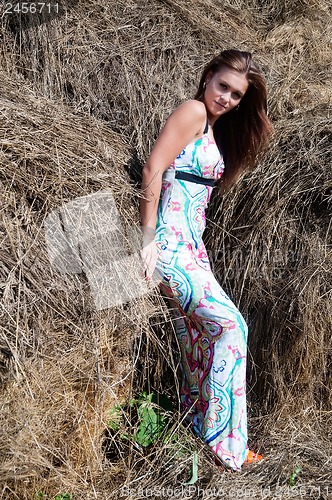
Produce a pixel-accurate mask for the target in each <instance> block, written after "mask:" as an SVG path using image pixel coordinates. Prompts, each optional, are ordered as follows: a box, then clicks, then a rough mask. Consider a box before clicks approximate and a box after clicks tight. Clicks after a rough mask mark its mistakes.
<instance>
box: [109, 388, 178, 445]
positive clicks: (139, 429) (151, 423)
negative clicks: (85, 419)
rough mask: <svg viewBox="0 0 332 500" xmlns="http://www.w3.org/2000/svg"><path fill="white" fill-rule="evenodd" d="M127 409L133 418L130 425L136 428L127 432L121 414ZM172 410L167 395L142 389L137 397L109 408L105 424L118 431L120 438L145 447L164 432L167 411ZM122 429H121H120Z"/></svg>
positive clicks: (167, 418)
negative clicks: (108, 416)
mask: <svg viewBox="0 0 332 500" xmlns="http://www.w3.org/2000/svg"><path fill="white" fill-rule="evenodd" d="M129 409H131V410H133V411H132V412H131V418H132V419H133V420H134V422H133V423H131V425H130V427H131V428H134V429H136V431H134V432H132V431H131V432H127V431H126V429H125V425H124V424H123V414H124V413H125V412H126V411H128V410H129ZM171 411H172V403H171V401H170V400H169V399H168V398H167V396H164V395H159V394H155V393H150V394H147V392H146V391H143V392H142V393H141V394H140V395H139V397H138V398H137V399H131V400H130V401H129V402H128V403H126V404H122V405H115V406H113V407H112V408H111V410H110V418H109V420H108V422H107V426H108V428H109V429H111V430H112V431H120V438H121V439H126V440H130V441H132V442H134V443H136V444H138V445H139V446H143V447H147V446H150V445H151V444H152V443H154V442H156V441H157V439H158V438H159V437H160V436H161V435H162V434H163V433H164V431H165V429H166V428H167V424H168V422H169V417H168V412H171ZM122 429H123V430H122Z"/></svg>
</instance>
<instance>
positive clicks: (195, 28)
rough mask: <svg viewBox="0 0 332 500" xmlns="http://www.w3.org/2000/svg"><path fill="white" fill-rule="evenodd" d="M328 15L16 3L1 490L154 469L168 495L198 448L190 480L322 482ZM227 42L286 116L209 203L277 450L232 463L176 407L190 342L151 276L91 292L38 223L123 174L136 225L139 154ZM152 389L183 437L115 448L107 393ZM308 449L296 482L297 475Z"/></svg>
mask: <svg viewBox="0 0 332 500" xmlns="http://www.w3.org/2000/svg"><path fill="white" fill-rule="evenodd" d="M331 19H332V17H331V7H330V5H329V2H325V1H323V0H321V1H317V2H312V1H311V0H305V1H302V2H295V1H291V0H289V1H288V0H287V1H286V0H285V1H283V2H278V3H275V2H255V1H253V0H243V1H238V2H232V3H230V2H224V3H223V5H220V2H217V1H212V0H209V1H203V0H196V1H195V2H192V1H191V2H189V1H187V0H181V1H174V0H167V1H157V2H154V3H153V4H151V2H147V1H145V0H141V1H140V2H111V3H106V4H105V2H104V3H103V2H99V0H98V1H94V2H92V1H88V0H84V1H83V0H82V1H79V2H68V3H65V2H64V3H63V4H62V10H61V12H60V13H59V15H58V16H55V15H53V16H48V17H47V16H46V17H45V15H44V17H43V16H39V17H37V16H35V17H32V15H31V16H30V17H29V16H28V17H26V18H24V20H22V18H21V19H20V18H19V17H16V18H15V16H14V15H13V16H12V17H11V18H8V17H7V18H6V19H4V21H3V30H2V35H3V45H2V49H1V54H0V63H1V83H0V85H1V111H2V119H1V129H2V133H1V145H2V146H1V157H2V168H1V183H2V214H3V218H2V221H3V222H2V227H1V230H2V232H3V243H2V246H1V256H2V259H1V266H2V267H1V282H2V288H3V296H2V316H1V325H2V333H1V353H2V358H1V371H2V374H3V384H2V392H1V401H2V408H3V411H2V416H1V419H2V424H1V433H2V436H1V442H2V446H1V460H2V465H1V473H0V474H1V476H0V477H1V481H2V484H3V497H4V498H19V499H25V498H26V499H28V498H29V499H30V498H33V497H34V495H35V494H36V492H37V493H38V492H39V493H43V494H44V498H53V497H54V495H56V494H59V493H61V492H62V493H63V492H65V491H68V492H70V493H71V494H73V495H74V497H73V498H80V499H83V498H84V499H89V498H102V499H108V498H115V497H116V498H118V497H119V496H120V495H121V494H122V495H123V496H124V497H127V498H132V499H136V498H142V497H144V491H145V493H147V489H146V490H141V491H140V490H139V488H138V485H140V486H141V487H142V488H150V491H152V490H151V489H153V488H156V490H155V492H156V493H155V494H152V497H153V495H155V497H157V496H161V495H160V494H159V495H158V492H159V493H160V492H162V491H163V490H162V488H166V490H167V488H171V489H169V490H168V494H167V496H169V497H170V498H172V494H173V497H175V494H176V491H175V488H176V486H178V485H181V483H183V482H184V481H185V480H186V479H188V474H189V469H190V463H191V460H192V456H193V452H194V450H195V449H196V450H198V454H199V463H200V467H199V479H198V482H197V483H196V484H195V485H194V486H192V487H191V489H188V487H187V489H185V494H183V496H186V498H197V497H199V495H201V496H202V494H203V493H202V491H203V490H204V491H205V492H207V491H212V490H211V488H213V487H217V488H221V489H222V491H223V495H226V496H227V495H228V497H229V498H231V497H234V491H235V492H237V493H236V494H237V495H238V496H239V495H240V494H242V496H244V495H245V493H246V492H247V493H248V492H249V491H250V492H251V496H253V497H255V496H256V497H257V498H261V497H262V494H263V493H264V498H266V499H269V498H271V499H272V498H275V496H276V495H277V493H278V494H279V496H280V495H283V496H282V497H283V498H287V497H288V496H287V495H292V498H297V497H296V494H298V498H301V497H302V498H303V494H302V493H304V494H305V495H306V496H307V497H310V496H311V497H313V496H315V495H316V497H317V498H318V495H320V497H321V498H328V494H329V492H328V489H327V487H328V486H329V460H330V457H331V439H330V437H331V436H330V431H329V429H330V428H331V425H330V422H331V364H330V363H329V359H330V355H331V334H330V332H331V326H332V310H331V306H330V303H331V289H332V286H331V281H332V277H331V268H332V266H331V261H332V255H331V247H330V245H331V203H332V201H331V186H332V176H331V162H330V158H331V150H330V144H331V83H330V82H331V79H330V68H331V39H330V33H331V24H332V23H331ZM229 47H237V48H240V49H241V48H242V49H244V50H250V51H252V52H254V54H255V56H256V59H257V61H258V63H259V64H260V65H261V67H262V69H263V70H264V72H265V74H266V78H267V82H268V87H269V109H270V116H271V118H272V120H273V123H274V127H275V135H274V138H273V141H272V143H271V147H270V149H269V151H268V152H267V153H266V155H265V157H264V158H262V159H261V161H260V163H259V164H258V166H257V169H256V170H255V171H254V172H253V173H252V174H245V175H244V176H243V178H242V179H241V181H240V183H239V184H238V185H237V186H236V187H235V188H234V189H233V190H232V191H231V192H230V193H228V194H227V195H226V196H224V198H223V199H218V198H217V197H216V196H214V197H213V199H212V200H211V204H210V207H209V212H208V214H207V215H208V229H207V232H206V236H205V239H206V244H207V248H208V250H209V254H210V258H211V262H212V265H213V267H214V270H215V273H216V276H217V277H218V279H219V281H220V283H221V284H222V286H223V287H224V288H225V290H226V292H227V293H228V294H229V295H230V297H231V298H232V299H233V300H234V302H235V303H236V304H237V305H238V306H239V308H240V309H241V311H242V312H243V314H244V316H245V318H246V320H247V321H248V324H249V339H250V340H249V373H248V400H249V437H250V444H251V445H252V446H253V447H256V448H258V449H260V451H262V452H263V454H264V455H265V457H266V458H265V461H264V463H262V464H259V465H257V466H255V467H253V468H251V469H245V470H244V472H243V473H242V474H241V475H239V476H237V477H236V478H235V479H234V478H229V477H228V476H227V475H222V474H221V475H220V472H219V471H218V470H216V469H215V467H214V466H213V464H212V461H211V456H210V455H209V451H208V450H207V449H206V448H205V447H204V446H203V445H202V443H201V442H200V441H199V440H197V439H196V438H195V437H194V436H192V435H191V434H190V432H189V431H188V430H187V429H185V428H184V427H183V425H182V424H181V421H180V419H181V417H180V414H179V413H178V411H177V408H178V394H177V388H176V380H177V377H176V376H177V367H178V361H179V356H178V351H177V345H176V341H175V338H174V331H173V325H172V322H171V320H170V318H169V315H168V310H167V307H166V306H167V304H166V303H165V301H164V299H163V298H162V297H161V296H160V295H159V294H158V292H157V289H153V290H152V291H151V292H150V293H147V294H146V295H142V296H140V297H137V298H135V299H134V300H132V301H130V302H128V303H126V304H121V305H113V306H112V307H109V308H104V309H100V310H97V309H96V304H95V302H94V300H93V294H92V291H91V287H90V284H89V280H88V279H87V275H86V274H84V273H80V272H71V273H63V272H62V273H61V272H59V270H56V269H54V266H53V267H52V263H51V262H50V258H49V257H50V255H49V252H48V248H47V240H46V238H45V225H44V223H45V220H46V218H47V217H48V216H49V214H50V213H52V211H54V210H57V209H59V207H63V206H64V205H66V204H68V203H71V202H73V201H74V200H77V199H82V198H84V197H89V196H92V195H94V194H95V193H101V192H102V193H104V192H107V193H109V192H111V193H112V196H113V197H114V201H115V203H116V206H117V209H118V213H119V216H120V217H121V220H122V221H123V227H124V228H126V227H127V226H129V229H130V227H131V228H132V227H135V226H136V225H137V224H138V223H139V219H138V198H139V196H140V193H139V190H138V189H137V188H138V187H139V180H140V171H141V168H142V164H143V162H144V159H145V158H146V156H147V154H148V152H149V151H150V149H151V146H152V144H153V141H154V140H155V138H156V137H157V134H158V132H159V130H160V127H161V125H162V124H163V123H164V121H165V119H166V117H167V115H168V114H169V113H170V111H171V110H172V109H173V108H174V106H176V104H178V103H180V102H181V101H182V100H184V99H186V98H190V97H192V96H193V95H194V92H195V85H196V83H197V79H198V75H199V74H200V72H201V69H202V68H203V66H204V64H205V62H206V60H208V59H209V58H210V57H211V56H213V55H214V54H215V53H216V52H218V51H219V50H220V49H224V48H229ZM72 271H73V269H72ZM143 389H145V390H147V391H148V392H149V391H157V392H164V393H167V394H168V395H169V397H170V398H171V399H172V400H173V403H174V413H173V416H172V425H173V434H172V435H173V437H174V436H176V439H173V440H172V441H171V442H170V443H168V444H165V443H161V442H157V443H156V444H155V445H153V446H151V447H150V448H149V449H142V448H139V447H137V446H135V443H130V444H128V443H127V444H124V441H123V440H122V439H121V437H120V436H119V435H115V436H112V443H113V444H112V445H113V446H117V449H118V452H117V459H116V460H113V459H110V457H109V455H107V453H105V446H104V441H105V429H106V428H107V422H108V419H109V412H110V409H111V408H112V407H114V404H115V403H116V402H117V403H119V402H120V403H123V402H125V401H128V400H129V399H130V398H131V397H132V395H137V394H138V393H139V392H140V391H142V390H143ZM126 418H128V417H126ZM295 466H299V467H300V468H301V473H299V474H298V475H297V477H296V481H297V486H296V488H299V486H301V487H302V490H301V491H302V493H301V495H300V490H296V489H293V490H289V488H290V486H289V480H290V476H291V474H292V472H294V469H295ZM158 488H159V489H158ZM172 488H173V490H172ZM287 488H288V489H287ZM209 489H210V490H209ZM166 490H165V491H166ZM172 491H173V493H172ZM145 496H146V495H145ZM205 496H206V495H205ZM216 498H217V497H216Z"/></svg>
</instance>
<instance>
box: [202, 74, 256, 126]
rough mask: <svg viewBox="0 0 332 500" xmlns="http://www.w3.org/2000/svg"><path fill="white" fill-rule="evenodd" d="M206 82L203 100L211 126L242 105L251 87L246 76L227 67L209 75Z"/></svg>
mask: <svg viewBox="0 0 332 500" xmlns="http://www.w3.org/2000/svg"><path fill="white" fill-rule="evenodd" d="M205 82H206V88H205V92H204V98H203V100H204V103H205V106H206V108H207V113H208V118H209V120H210V124H211V125H213V124H214V122H215V121H216V120H217V119H218V118H219V116H221V115H224V114H225V113H227V112H228V111H231V109H233V108H235V106H237V105H238V104H239V103H240V101H241V99H242V97H243V96H244V94H245V93H246V91H247V89H248V86H249V83H248V80H247V77H246V75H244V74H242V73H239V72H238V71H235V70H233V69H230V68H228V67H227V66H223V67H222V68H220V69H219V70H218V71H217V72H216V73H208V75H207V77H206V80H205Z"/></svg>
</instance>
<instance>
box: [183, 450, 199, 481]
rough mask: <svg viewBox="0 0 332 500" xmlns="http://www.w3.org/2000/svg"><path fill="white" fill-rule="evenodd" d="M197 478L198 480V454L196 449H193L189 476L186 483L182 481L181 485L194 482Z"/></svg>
mask: <svg viewBox="0 0 332 500" xmlns="http://www.w3.org/2000/svg"><path fill="white" fill-rule="evenodd" d="M197 480H198V455H197V451H194V455H193V464H192V468H191V478H190V479H189V481H187V482H186V483H183V485H184V486H187V485H188V484H195V483H196V481H197Z"/></svg>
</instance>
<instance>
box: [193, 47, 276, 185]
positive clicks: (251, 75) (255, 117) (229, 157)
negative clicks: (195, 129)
mask: <svg viewBox="0 0 332 500" xmlns="http://www.w3.org/2000/svg"><path fill="white" fill-rule="evenodd" d="M225 66H226V67H228V68H231V69H232V70H235V71H238V72H239V73H241V74H244V75H246V77H247V79H248V82H249V87H248V89H247V91H246V93H245V94H244V96H243V97H242V99H241V101H240V104H239V107H238V109H236V108H233V109H232V110H231V111H229V112H228V113H225V114H224V115H222V116H221V117H220V118H218V120H217V121H216V122H215V124H214V126H213V133H214V137H215V141H216V143H217V146H218V148H219V150H220V152H221V154H222V156H223V158H224V162H225V171H224V173H223V176H222V178H221V182H220V184H219V186H220V193H224V192H226V191H228V190H229V189H230V187H231V186H232V185H233V184H235V183H236V181H237V179H238V177H239V176H240V175H241V173H242V172H243V171H244V170H253V169H254V168H255V163H256V160H257V157H258V155H259V153H261V152H262V151H263V150H264V149H265V148H266V146H267V144H268V140H269V137H270V135H271V133H272V125H271V122H270V120H269V118H268V116H267V92H266V84H265V80H264V78H263V76H262V74H261V72H260V70H259V69H258V68H257V66H256V65H255V63H254V62H253V61H252V56H251V54H250V52H243V51H240V50H234V49H232V50H224V51H223V52H221V53H220V54H219V55H217V56H216V57H215V58H214V59H212V61H210V63H208V64H207V66H206V67H205V68H204V71H203V73H202V76H201V80H200V83H199V87H198V90H197V92H196V95H195V99H198V100H201V101H202V100H203V98H204V82H205V80H206V77H207V75H208V74H209V73H211V72H212V73H216V72H217V71H219V69H221V67H225Z"/></svg>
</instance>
